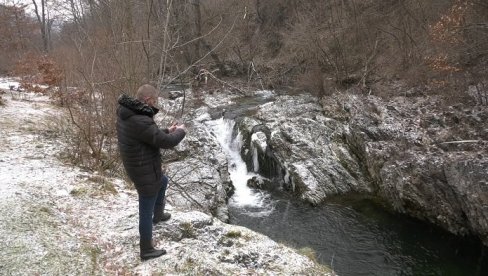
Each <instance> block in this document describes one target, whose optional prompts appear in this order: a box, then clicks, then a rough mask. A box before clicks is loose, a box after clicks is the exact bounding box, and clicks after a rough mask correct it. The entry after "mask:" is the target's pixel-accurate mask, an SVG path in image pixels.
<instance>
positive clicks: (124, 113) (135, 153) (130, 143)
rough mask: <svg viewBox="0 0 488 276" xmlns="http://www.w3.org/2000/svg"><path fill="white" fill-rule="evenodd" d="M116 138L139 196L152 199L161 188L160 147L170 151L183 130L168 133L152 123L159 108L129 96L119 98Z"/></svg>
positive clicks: (181, 138)
mask: <svg viewBox="0 0 488 276" xmlns="http://www.w3.org/2000/svg"><path fill="white" fill-rule="evenodd" d="M118 102H119V105H120V106H119V108H118V110H117V138H118V145H119V151H120V155H121V157H122V162H123V164H124V168H125V171H126V172H127V174H128V175H129V177H130V179H131V180H132V182H134V185H135V187H136V189H137V192H138V193H139V194H140V195H142V196H155V195H156V194H157V192H158V191H159V189H160V188H161V177H162V170H161V153H160V152H159V149H160V148H163V149H167V148H172V147H174V146H176V145H178V143H180V141H181V140H183V138H184V137H185V131H184V130H182V129H176V130H175V131H173V132H172V133H169V132H168V130H167V129H164V130H161V129H159V128H158V126H157V125H156V123H155V122H154V119H153V117H154V115H156V113H158V111H159V110H158V109H157V108H154V107H150V106H149V105H147V104H145V103H143V102H141V101H139V100H137V99H134V98H132V97H129V96H127V95H122V96H120V97H119V100H118Z"/></svg>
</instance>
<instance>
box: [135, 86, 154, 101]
mask: <svg viewBox="0 0 488 276" xmlns="http://www.w3.org/2000/svg"><path fill="white" fill-rule="evenodd" d="M158 95H159V92H158V90H156V88H154V87H153V86H152V85H149V84H144V85H142V86H141V87H139V89H137V92H136V98H137V99H138V100H139V101H141V102H143V103H146V104H147V105H149V106H156V105H157V103H158Z"/></svg>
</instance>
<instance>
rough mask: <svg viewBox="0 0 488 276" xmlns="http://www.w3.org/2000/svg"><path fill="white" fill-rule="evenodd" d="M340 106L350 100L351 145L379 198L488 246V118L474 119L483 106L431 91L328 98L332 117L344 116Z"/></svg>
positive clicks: (348, 131) (347, 135)
mask: <svg viewBox="0 0 488 276" xmlns="http://www.w3.org/2000/svg"><path fill="white" fill-rule="evenodd" d="M325 102H326V103H327V104H325ZM342 105H348V106H350V111H349V112H348V117H347V118H346V119H345V120H344V124H347V128H346V131H344V133H343V134H344V136H345V140H346V143H347V146H348V148H349V149H350V150H351V151H352V152H353V153H354V155H355V156H357V157H358V159H359V160H360V163H361V164H362V166H363V170H362V172H361V173H362V174H364V176H365V177H366V178H367V179H369V180H370V181H371V183H372V184H373V186H374V190H375V191H376V192H375V194H376V195H377V196H379V197H381V198H382V199H383V200H385V201H386V202H388V203H389V205H390V206H392V207H393V209H395V210H396V211H398V212H401V213H405V214H408V215H411V216H414V217H417V218H419V219H422V220H425V221H429V222H432V223H434V224H436V225H439V226H441V227H443V228H444V229H447V230H449V231H450V232H452V233H456V234H461V235H476V236H478V237H480V238H481V239H482V240H483V242H484V243H485V245H488V238H487V233H488V227H487V225H486V222H487V221H488V220H487V218H488V209H486V208H485V207H484V206H487V205H488V191H487V190H486V188H485V187H486V184H483V183H484V180H483V179H488V168H487V167H486V166H487V165H486V164H487V163H488V157H487V156H488V155H487V154H486V153H487V152H488V142H483V141H486V136H485V132H486V129H488V126H487V122H488V121H480V120H478V119H477V118H487V117H486V116H488V110H487V109H486V108H484V109H483V108H482V109H479V110H477V109H471V110H469V112H466V111H465V110H463V108H462V107H459V106H458V107H447V108H443V107H442V106H441V104H440V103H439V100H437V99H436V98H428V97H425V98H413V97H412V98H404V97H398V98H395V99H392V100H390V101H388V102H385V101H383V100H381V99H379V98H377V97H374V96H367V97H366V96H362V97H361V96H357V95H355V96H351V95H334V96H332V97H329V98H326V99H324V108H325V109H326V111H325V112H326V114H327V115H330V116H334V117H336V118H345V116H344V113H345V112H344V111H342V110H341V109H340V106H342ZM446 109H447V111H446ZM341 112H342V114H341ZM480 153H481V154H480Z"/></svg>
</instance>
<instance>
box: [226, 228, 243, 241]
mask: <svg viewBox="0 0 488 276" xmlns="http://www.w3.org/2000/svg"><path fill="white" fill-rule="evenodd" d="M225 236H226V237H227V238H231V239H237V238H240V237H241V236H242V233H241V231H237V230H231V231H229V232H227V233H225Z"/></svg>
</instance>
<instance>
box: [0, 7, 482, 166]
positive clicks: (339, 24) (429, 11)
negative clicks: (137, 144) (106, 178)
mask: <svg viewBox="0 0 488 276" xmlns="http://www.w3.org/2000/svg"><path fill="white" fill-rule="evenodd" d="M0 22H1V23H0V44H1V48H2V51H1V53H0V73H1V74H3V75H11V76H15V77H19V78H20V79H21V83H22V87H23V88H25V89H31V90H36V91H38V92H41V93H46V92H50V95H52V96H53V97H55V98H56V100H57V101H58V103H59V104H60V105H64V106H68V107H69V111H70V112H69V114H70V117H71V123H72V125H73V126H74V127H73V130H72V131H73V133H72V134H71V136H70V137H71V138H70V141H71V144H72V151H73V157H74V158H73V160H76V162H77V163H78V164H82V165H86V166H88V167H92V168H98V169H107V168H109V167H110V166H111V165H112V164H113V160H112V161H110V160H111V159H113V158H108V160H107V156H106V155H108V156H111V155H112V154H111V152H112V149H106V148H105V149H104V145H105V144H106V143H105V142H106V141H107V140H110V139H113V137H114V126H113V121H114V116H115V108H116V99H117V97H118V96H119V95H120V94H121V93H123V92H125V93H129V94H130V93H134V91H135V90H136V89H137V87H138V86H139V85H141V84H142V83H152V84H154V85H155V86H157V87H158V88H159V89H161V90H164V89H165V88H166V87H167V86H168V85H171V84H183V85H188V86H190V87H192V88H193V89H196V90H198V89H201V90H211V89H214V88H215V87H223V88H225V89H231V90H232V89H237V90H244V89H250V88H251V87H252V88H256V89H281V90H292V91H298V92H299V93H311V94H313V95H315V96H317V97H322V96H326V95H330V94H332V93H334V92H337V91H346V90H348V91H352V92H354V93H360V94H369V95H377V96H381V97H385V98H389V97H395V96H397V95H398V94H399V93H404V92H400V91H399V89H395V87H398V85H401V86H402V87H403V88H404V89H402V91H405V90H408V89H413V90H415V91H418V93H420V94H421V95H439V96H441V97H443V98H444V99H445V100H446V102H447V103H449V104H452V103H463V104H469V105H477V104H478V105H479V104H484V105H486V104H487V102H486V99H487V93H488V92H487V90H488V88H487V87H488V82H487V78H488V2H486V1H484V0H435V1H420V0H386V1H385V0H329V1H320V0H304V1H291V0H267V1H262V0H206V1H199V0H181V1H173V0H64V1H61V0H32V1H18V0H10V1H3V3H2V4H1V5H0ZM113 151H115V149H113ZM107 152H108V153H107ZM114 160H115V159H114Z"/></svg>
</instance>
